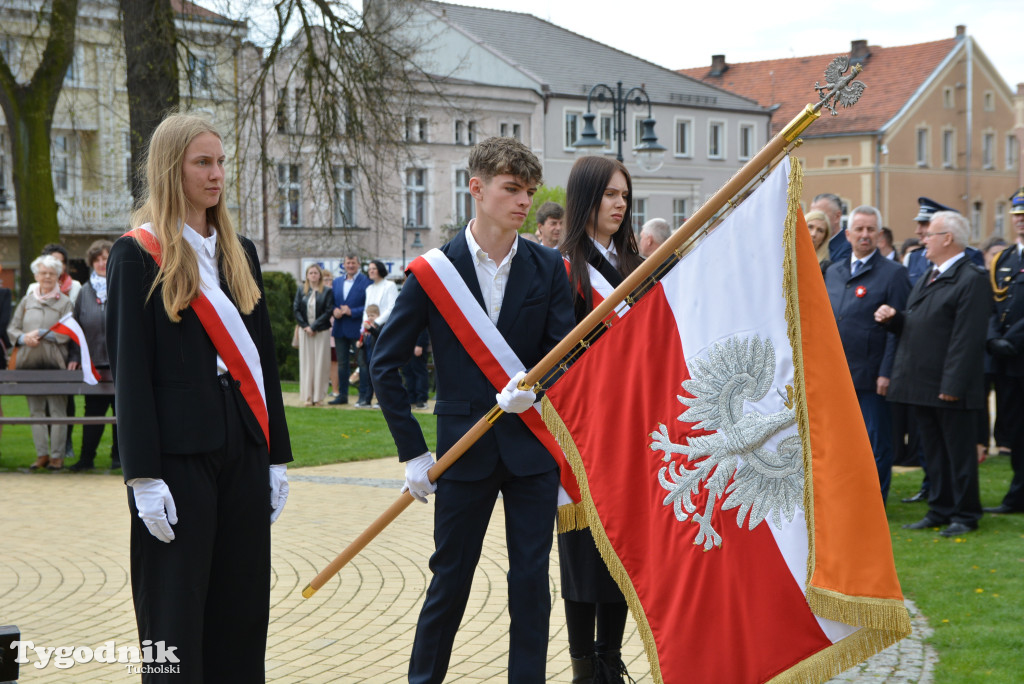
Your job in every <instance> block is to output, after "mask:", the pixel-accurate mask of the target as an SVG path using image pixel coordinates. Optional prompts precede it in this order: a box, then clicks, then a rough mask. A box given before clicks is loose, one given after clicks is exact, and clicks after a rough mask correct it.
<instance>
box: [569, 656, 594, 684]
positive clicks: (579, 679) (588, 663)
mask: <svg viewBox="0 0 1024 684" xmlns="http://www.w3.org/2000/svg"><path fill="white" fill-rule="evenodd" d="M570 657H571V656H570ZM595 661H596V658H595V657H594V655H593V654H591V655H589V656H584V657H583V658H573V659H572V684H593V682H594V663H595Z"/></svg>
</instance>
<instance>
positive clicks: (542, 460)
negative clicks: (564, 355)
mask: <svg viewBox="0 0 1024 684" xmlns="http://www.w3.org/2000/svg"><path fill="white" fill-rule="evenodd" d="M441 251H443V252H444V253H445V254H446V255H447V256H448V258H449V259H451V261H452V263H453V264H454V265H455V268H456V269H457V270H458V272H459V274H460V275H461V276H462V279H463V280H464V281H465V282H466V284H467V285H468V287H469V289H470V291H471V292H472V293H473V295H474V296H475V297H476V299H477V302H478V303H479V304H480V306H481V308H483V295H482V293H481V292H480V285H479V282H478V281H477V277H476V271H475V268H474V264H473V255H472V254H470V252H469V246H468V245H467V243H466V236H465V234H464V231H463V232H460V233H459V234H458V235H456V236H455V238H454V239H452V240H451V241H450V242H449V243H448V244H446V245H445V246H444V247H442V248H441ZM497 327H498V330H499V331H500V332H501V334H502V335H503V336H504V337H505V339H506V340H507V341H508V343H509V345H510V346H511V347H512V349H513V351H515V353H516V355H517V356H518V357H519V359H520V361H522V362H523V364H524V365H525V366H526V368H527V369H529V368H531V367H532V366H534V365H535V364H536V363H537V362H538V361H540V360H541V359H542V358H543V357H544V355H545V354H546V353H547V352H549V351H550V350H551V349H552V348H554V346H555V345H556V344H557V343H558V342H559V341H560V340H561V339H562V338H563V337H565V335H566V334H568V333H569V331H570V330H572V328H573V308H572V295H571V293H570V289H569V279H568V278H566V275H565V267H564V266H563V265H562V259H561V256H560V255H559V254H558V252H556V251H555V250H553V249H550V248H548V247H543V246H541V245H538V244H535V243H533V242H528V241H526V240H523V239H522V238H519V239H518V242H517V253H516V255H515V257H514V258H513V259H512V266H511V271H510V273H509V279H508V283H507V286H506V288H505V297H504V300H503V301H502V305H501V314H500V316H499V318H498V323H497ZM424 328H427V329H428V330H429V332H430V343H431V347H432V349H433V356H434V368H435V372H436V381H437V401H436V402H435V406H434V413H435V414H436V415H437V453H438V454H439V455H440V454H443V453H444V452H446V451H447V450H448V449H449V448H451V446H452V445H453V444H455V442H456V441H458V439H459V438H460V437H462V436H463V435H464V434H465V433H466V432H467V431H468V430H469V429H470V428H471V427H472V426H473V425H474V424H475V423H476V422H477V421H478V420H479V419H480V418H482V417H483V416H484V414H485V413H486V412H487V411H488V410H490V408H491V407H492V406H494V404H495V394H496V391H495V389H494V387H493V386H492V385H491V383H490V382H488V381H487V378H486V377H485V376H484V374H483V372H482V371H481V370H480V369H479V368H478V367H477V365H476V363H474V362H473V360H472V358H471V357H470V356H469V354H468V353H467V352H466V350H465V349H464V348H463V346H462V344H461V342H460V341H459V339H458V338H457V337H456V335H455V333H454V332H453V331H452V329H451V328H450V327H449V326H448V324H447V323H446V322H445V320H444V318H443V317H442V316H441V313H440V312H439V311H438V310H437V307H436V306H434V304H433V303H432V302H431V301H430V299H429V297H427V295H426V293H425V292H424V291H423V288H422V287H421V286H420V284H419V282H418V281H417V280H416V277H415V276H414V275H411V274H410V276H409V278H408V280H406V281H405V285H404V286H403V287H402V291H401V292H400V293H399V295H398V300H397V301H396V302H395V308H394V309H393V310H392V311H391V316H390V317H389V319H388V322H387V325H385V326H384V328H383V330H382V331H381V334H380V339H379V340H378V341H377V346H376V347H375V348H374V352H373V361H372V363H371V366H370V371H371V375H372V377H373V388H374V390H375V391H376V393H377V398H378V401H379V402H380V406H381V409H382V410H383V413H384V417H385V418H386V419H387V422H388V427H389V428H390V429H391V434H392V436H393V437H394V439H395V444H396V445H397V446H398V457H399V460H401V461H408V460H409V459H411V458H414V457H416V456H419V455H420V454H422V453H424V452H425V451H427V444H426V440H425V439H424V438H423V432H422V431H421V430H420V426H419V423H417V422H416V419H415V418H413V416H412V413H411V412H410V410H409V400H408V394H407V393H406V391H405V388H404V387H403V386H402V381H401V378H400V376H399V373H398V369H399V368H401V367H402V366H403V365H405V363H406V362H407V361H408V360H409V359H410V358H411V357H412V352H413V347H415V346H416V343H417V338H418V337H419V334H420V331H422V330H423V329H424ZM499 459H500V460H501V462H502V463H504V465H505V466H506V467H507V468H508V470H509V472H511V473H512V474H513V475H516V476H525V475H535V474H539V473H543V472H547V471H549V470H552V469H554V468H555V467H557V464H556V463H555V460H554V459H553V458H552V456H551V454H550V453H548V451H547V449H545V448H544V446H543V445H541V443H540V442H539V441H538V440H537V439H536V438H535V437H534V436H533V433H531V432H530V430H529V428H527V427H526V425H525V424H524V423H523V421H522V420H521V419H520V418H519V416H515V415H506V416H502V417H501V419H499V420H498V421H497V422H496V423H495V424H494V426H493V427H492V428H491V429H490V430H489V431H488V432H487V433H486V434H485V435H484V436H483V437H481V438H480V439H479V440H478V441H477V442H476V444H474V445H473V446H471V447H470V448H469V450H468V451H467V452H466V453H465V455H463V456H462V458H460V459H459V460H458V461H457V462H456V463H455V464H454V465H453V466H452V467H451V468H449V469H448V470H447V471H446V472H445V474H444V477H446V478H451V479H453V480H460V481H474V480H479V479H483V478H484V477H487V476H488V475H489V474H491V473H492V472H493V471H494V468H495V466H496V464H497V462H498V460H499Z"/></svg>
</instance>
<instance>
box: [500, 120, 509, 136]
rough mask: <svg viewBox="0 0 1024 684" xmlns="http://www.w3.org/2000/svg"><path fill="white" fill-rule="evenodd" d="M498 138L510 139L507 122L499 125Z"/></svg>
mask: <svg viewBox="0 0 1024 684" xmlns="http://www.w3.org/2000/svg"><path fill="white" fill-rule="evenodd" d="M498 137H499V138H507V137H509V135H508V123H507V122H505V121H502V122H501V123H500V124H498Z"/></svg>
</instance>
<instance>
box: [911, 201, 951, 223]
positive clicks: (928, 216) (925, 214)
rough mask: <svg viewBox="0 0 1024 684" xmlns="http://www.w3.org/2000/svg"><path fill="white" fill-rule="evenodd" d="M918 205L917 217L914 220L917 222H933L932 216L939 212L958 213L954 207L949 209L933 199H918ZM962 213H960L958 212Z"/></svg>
mask: <svg viewBox="0 0 1024 684" xmlns="http://www.w3.org/2000/svg"><path fill="white" fill-rule="evenodd" d="M917 203H918V204H919V205H920V206H919V207H918V210H917V216H916V217H915V218H914V220H915V221H931V220H932V215H933V214H934V213H935V212H937V211H956V209H954V208H953V207H947V206H946V205H945V204H939V203H938V202H936V201H935V200H933V199H928V198H927V197H918V198H917ZM956 213H958V214H959V213H960V212H958V211H957V212H956Z"/></svg>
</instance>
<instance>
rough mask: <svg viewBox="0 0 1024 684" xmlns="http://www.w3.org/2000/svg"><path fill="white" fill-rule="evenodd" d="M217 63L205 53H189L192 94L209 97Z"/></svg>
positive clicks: (189, 77) (189, 75)
mask: <svg viewBox="0 0 1024 684" xmlns="http://www.w3.org/2000/svg"><path fill="white" fill-rule="evenodd" d="M214 67H215V61H214V58H213V57H211V56H210V55H208V54H206V53H203V52H192V51H189V53H188V73H187V74H186V75H187V77H188V81H189V88H190V89H191V92H192V93H193V94H196V95H209V94H210V92H211V90H212V88H213V83H214V78H215V73H216V72H215V68H214Z"/></svg>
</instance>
